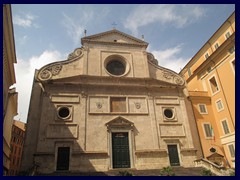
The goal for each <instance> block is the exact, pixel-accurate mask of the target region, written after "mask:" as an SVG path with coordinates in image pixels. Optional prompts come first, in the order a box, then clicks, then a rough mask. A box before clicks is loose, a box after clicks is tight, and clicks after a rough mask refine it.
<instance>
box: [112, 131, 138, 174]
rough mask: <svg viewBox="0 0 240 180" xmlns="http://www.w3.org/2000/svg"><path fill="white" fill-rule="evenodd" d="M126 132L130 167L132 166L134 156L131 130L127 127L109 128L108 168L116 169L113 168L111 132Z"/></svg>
mask: <svg viewBox="0 0 240 180" xmlns="http://www.w3.org/2000/svg"><path fill="white" fill-rule="evenodd" d="M121 132H122V133H128V143H129V144H128V147H129V156H130V168H134V163H133V161H134V157H133V139H132V138H133V135H132V130H129V129H111V131H109V132H108V137H109V138H108V143H109V148H108V149H109V155H110V166H109V169H116V168H113V152H112V133H121Z"/></svg>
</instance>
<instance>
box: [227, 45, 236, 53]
mask: <svg viewBox="0 0 240 180" xmlns="http://www.w3.org/2000/svg"><path fill="white" fill-rule="evenodd" d="M228 52H229V53H230V54H232V53H234V52H235V46H232V47H231V48H229V49H228Z"/></svg>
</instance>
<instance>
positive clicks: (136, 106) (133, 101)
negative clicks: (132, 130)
mask: <svg viewBox="0 0 240 180" xmlns="http://www.w3.org/2000/svg"><path fill="white" fill-rule="evenodd" d="M128 104H129V113H140V114H142V113H144V114H145V113H148V103H147V100H146V98H145V97H129V98H128Z"/></svg>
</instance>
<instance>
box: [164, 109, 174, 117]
mask: <svg viewBox="0 0 240 180" xmlns="http://www.w3.org/2000/svg"><path fill="white" fill-rule="evenodd" d="M164 116H165V117H166V118H168V119H172V118H173V110H172V109H165V110H164Z"/></svg>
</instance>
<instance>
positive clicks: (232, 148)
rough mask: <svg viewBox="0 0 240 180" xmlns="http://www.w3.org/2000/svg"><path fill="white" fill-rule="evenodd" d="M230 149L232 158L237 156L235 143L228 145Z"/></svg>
mask: <svg viewBox="0 0 240 180" xmlns="http://www.w3.org/2000/svg"><path fill="white" fill-rule="evenodd" d="M228 149H229V152H230V155H231V157H232V158H235V148H234V146H233V144H230V145H228Z"/></svg>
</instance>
